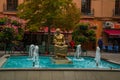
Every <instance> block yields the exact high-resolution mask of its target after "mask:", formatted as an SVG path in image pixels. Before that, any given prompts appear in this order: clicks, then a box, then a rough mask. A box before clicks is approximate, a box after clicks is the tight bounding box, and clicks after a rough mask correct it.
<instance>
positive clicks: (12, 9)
mask: <svg viewBox="0 0 120 80" xmlns="http://www.w3.org/2000/svg"><path fill="white" fill-rule="evenodd" d="M16 12H17V8H16V7H15V6H12V7H7V5H6V4H4V5H3V12H2V13H3V14H6V15H16Z"/></svg>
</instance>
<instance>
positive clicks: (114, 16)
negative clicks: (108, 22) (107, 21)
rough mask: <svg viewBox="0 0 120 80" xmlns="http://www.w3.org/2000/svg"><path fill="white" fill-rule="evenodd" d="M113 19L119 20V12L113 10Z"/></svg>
mask: <svg viewBox="0 0 120 80" xmlns="http://www.w3.org/2000/svg"><path fill="white" fill-rule="evenodd" d="M112 17H113V18H120V11H115V10H113V16H112Z"/></svg>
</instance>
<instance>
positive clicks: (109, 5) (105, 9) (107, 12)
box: [0, 0, 120, 45]
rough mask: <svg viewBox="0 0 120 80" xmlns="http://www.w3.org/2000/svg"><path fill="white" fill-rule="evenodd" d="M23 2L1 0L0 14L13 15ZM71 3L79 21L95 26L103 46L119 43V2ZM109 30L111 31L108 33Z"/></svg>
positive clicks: (83, 0)
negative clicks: (76, 10)
mask: <svg viewBox="0 0 120 80" xmlns="http://www.w3.org/2000/svg"><path fill="white" fill-rule="evenodd" d="M24 1H25V0H1V1H0V13H1V14H4V15H15V14H16V12H17V6H18V5H19V4H21V3H23V2H24ZM73 2H75V3H76V6H77V7H78V8H79V9H80V12H81V20H80V21H81V22H88V23H90V24H91V25H93V26H97V29H96V34H97V35H96V37H97V39H99V38H100V37H101V36H102V37H103V39H104V44H105V45H107V44H108V43H109V42H111V41H112V42H113V41H114V39H115V40H117V41H118V43H120V42H119V41H120V0H73ZM111 29H112V31H110V30H111ZM116 29H117V31H116ZM106 30H107V31H106ZM113 38H114V39H113ZM110 40H111V41H110ZM96 45H97V44H96ZM119 45H120V44H119Z"/></svg>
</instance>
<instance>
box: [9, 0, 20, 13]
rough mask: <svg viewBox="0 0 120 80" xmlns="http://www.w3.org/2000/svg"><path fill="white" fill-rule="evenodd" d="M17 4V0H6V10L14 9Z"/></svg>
mask: <svg viewBox="0 0 120 80" xmlns="http://www.w3.org/2000/svg"><path fill="white" fill-rule="evenodd" d="M17 6H18V0H7V10H8V11H16V10H17Z"/></svg>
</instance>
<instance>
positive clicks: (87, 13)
mask: <svg viewBox="0 0 120 80" xmlns="http://www.w3.org/2000/svg"><path fill="white" fill-rule="evenodd" d="M81 13H82V15H83V16H94V9H92V10H91V11H90V12H88V11H85V12H81Z"/></svg>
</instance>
